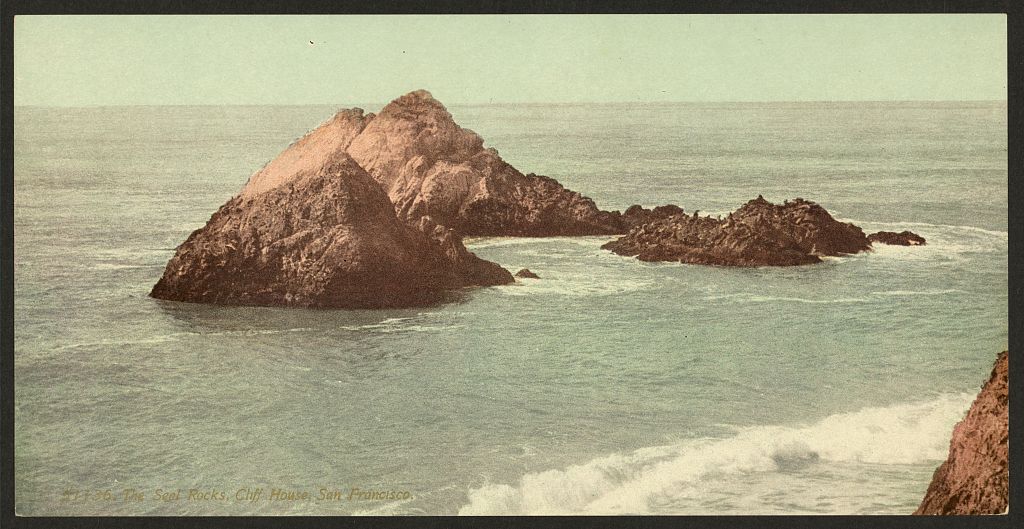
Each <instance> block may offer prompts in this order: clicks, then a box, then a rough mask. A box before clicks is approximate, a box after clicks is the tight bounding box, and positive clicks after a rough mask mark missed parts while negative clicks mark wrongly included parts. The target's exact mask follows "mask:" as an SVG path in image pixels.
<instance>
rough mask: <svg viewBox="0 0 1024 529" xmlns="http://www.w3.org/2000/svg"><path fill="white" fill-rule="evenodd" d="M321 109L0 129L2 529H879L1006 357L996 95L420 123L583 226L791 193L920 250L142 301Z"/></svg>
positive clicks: (519, 245) (579, 256)
mask: <svg viewBox="0 0 1024 529" xmlns="http://www.w3.org/2000/svg"><path fill="white" fill-rule="evenodd" d="M378 109H379V105H371V106H368V110H373V111H376V110H378ZM333 110H334V109H332V108H327V107H117V108H114V107H109V108H79V109H55V108H30V107H20V108H18V109H17V110H16V113H15V146H14V147H15V384H16V387H15V391H16V398H15V407H16V428H15V430H16V431H15V448H16V453H15V464H16V470H15V485H16V491H15V492H16V506H17V511H18V512H19V513H21V514H27V515H51V514H169V515H176V514H350V513H377V514H393V513H394V514H457V513H463V514H472V513H512V514H515V513H681V514H705V513H712V514H713V513H722V514H736V513H909V512H911V511H913V509H914V508H915V507H916V505H917V503H918V502H919V501H920V498H921V496H922V495H923V492H924V490H925V488H926V487H927V484H928V481H929V479H930V477H931V473H932V471H933V470H934V468H935V466H936V465H937V464H938V463H939V461H941V460H942V459H943V458H944V457H945V452H946V449H947V446H948V442H949V435H950V432H951V429H952V426H953V424H954V423H955V422H956V421H957V420H959V419H960V418H961V417H962V415H963V413H964V411H965V410H966V409H967V407H968V406H969V404H970V401H971V399H972V398H973V396H974V395H975V394H976V392H977V390H978V388H979V386H980V385H981V383H982V382H983V381H984V380H985V378H986V377H987V375H988V372H989V370H990V369H991V365H992V362H993V361H994V359H995V355H996V353H998V352H999V351H1000V350H1002V349H1004V348H1006V345H1007V325H1008V323H1007V231H1006V230H1007V195H1006V189H1007V185H1006V182H1007V152H1006V145H1007V144H1006V131H1007V125H1006V105H1005V103H838V104H826V103H782V104H776V103H773V104H659V105H613V104H609V105H525V106H512V105H508V106H478V107H453V108H452V109H451V111H452V113H453V115H454V116H455V118H456V120H458V121H459V122H460V123H461V124H462V125H464V126H466V127H469V128H472V129H474V130H476V131H477V132H479V133H480V134H481V135H482V136H483V137H484V138H485V139H486V142H487V145H489V146H492V147H496V148H497V149H499V151H500V152H501V154H502V156H503V157H504V158H505V159H506V160H508V161H509V162H511V163H512V164H513V165H516V166H517V167H519V168H520V169H522V170H524V171H533V172H538V173H542V174H548V175H551V176H554V177H555V178H557V179H559V180H560V181H561V182H562V183H563V184H565V185H566V186H567V187H569V188H572V189H575V190H578V191H580V192H582V193H584V194H586V195H588V196H591V197H593V198H594V199H595V200H596V201H597V203H598V204H599V205H600V206H602V207H604V208H611V209H615V208H617V209H622V208H625V207H627V206H629V205H630V204H633V203H641V204H644V205H647V206H653V205H658V204H662V203H666V202H673V203H676V204H679V205H682V206H683V207H685V208H686V209H687V210H688V211H693V210H695V209H699V210H700V211H702V212H707V213H712V214H714V213H724V212H726V211H730V210H732V209H735V208H736V207H738V206H739V205H741V204H742V203H743V202H744V201H746V200H748V199H750V198H753V197H755V196H756V195H757V194H763V195H764V196H765V197H766V198H768V199H769V200H773V201H781V200H783V199H786V198H794V197H797V196H801V197H805V198H809V199H812V200H816V201H818V202H819V203H821V204H822V205H823V206H825V207H826V208H827V209H828V210H829V211H831V212H832V213H833V214H834V215H835V216H836V217H838V218H841V219H845V220H852V221H854V222H856V223H858V224H859V225H861V226H862V227H864V229H865V230H866V231H869V232H870V231H873V230H879V229H890V230H902V229H911V230H913V231H915V232H917V233H919V234H921V235H923V236H924V237H926V238H927V239H928V245H927V246H924V247H917V248H902V247H885V246H883V247H880V248H879V249H878V250H877V251H875V252H873V253H869V254H863V255H857V256H853V257H846V258H835V259H829V260H828V261H827V262H825V263H823V264H820V265H814V266H806V267H795V268H757V269H729V268H718V267H701V266H691V265H679V264H668V263H659V264H652V263H641V262H638V261H636V260H633V259H628V258H623V257H619V256H616V255H613V254H611V253H609V252H605V251H603V250H600V248H599V247H600V245H601V244H602V243H603V242H605V241H607V240H610V238H602V237H582V238H551V239H513V238H481V239H473V240H468V241H467V245H468V246H469V247H470V248H471V249H472V250H474V251H475V252H477V254H478V255H480V256H482V257H484V258H487V259H491V260H494V261H497V262H498V263H500V264H502V265H503V266H505V267H506V268H509V269H511V270H513V271H515V270H517V269H519V268H521V267H529V268H530V269H531V270H533V271H534V272H536V273H538V274H539V275H540V276H541V278H542V279H540V280H523V281H522V282H520V283H517V284H515V285H509V286H504V287H495V288H487V289H476V290H469V291H466V292H464V293H463V296H462V298H463V299H461V301H459V302H456V303H451V304H446V305H441V306H437V307H430V308H417V309H409V310H386V311H343V310H300V309H275V308H243V307H217V306H204V305H196V304H181V303H174V302H162V301H157V300H153V299H150V298H148V297H147V296H146V294H147V292H148V291H149V289H150V287H151V286H152V285H153V283H155V281H156V280H157V279H158V278H159V276H160V274H161V272H162V270H163V266H164V264H165V263H166V261H167V260H168V259H169V258H170V256H171V255H172V254H173V250H174V247H175V246H176V245H177V244H179V243H180V242H181V241H183V240H184V239H185V237H186V236H187V235H188V233H189V232H190V231H191V230H194V229H196V228H198V227H200V226H202V225H203V223H204V222H205V221H206V220H207V219H208V218H209V216H210V214H211V213H212V212H213V211H214V210H215V209H216V208H217V207H218V206H219V205H220V204H221V203H223V202H224V201H225V200H227V199H228V198H229V197H230V196H231V195H233V194H234V193H235V192H237V191H238V190H239V189H240V188H241V186H242V185H243V184H244V182H245V180H246V178H247V177H248V175H249V174H251V173H252V172H253V171H255V170H256V169H258V168H259V167H260V166H262V164H263V163H265V162H266V161H268V160H270V159H271V158H273V157H274V156H275V155H276V154H277V153H278V152H280V151H281V150H282V149H283V148H284V147H285V146H287V145H288V143H290V142H291V141H292V140H293V139H294V138H295V137H297V136H299V135H301V134H302V133H303V132H305V131H306V130H308V129H310V128H313V127H315V126H316V125H317V124H318V123H319V122H320V121H322V120H324V119H326V118H327V117H329V116H330V115H331V113H332V112H333ZM354 487H358V488H359V489H361V490H395V491H408V492H409V496H410V497H409V498H399V499H391V500H388V499H384V500H359V499H351V500H350V499H349V494H350V492H351V489H352V488H354ZM129 488H134V489H137V490H138V491H141V492H143V493H144V497H143V498H142V499H141V501H134V500H132V501H125V498H124V495H123V493H124V490H125V489H129ZM192 488H195V489H199V490H200V491H206V492H209V491H211V490H213V489H215V490H216V492H218V493H219V492H223V493H224V499H219V497H220V496H219V494H213V495H212V496H213V498H212V499H211V498H209V495H207V498H206V499H191V500H190V499H189V498H188V489H192ZM261 488H262V489H263V490H264V493H263V495H262V496H261V497H260V498H259V499H257V500H255V501H245V492H247V491H254V490H257V489H261ZM274 488H278V489H284V490H289V491H307V492H308V493H309V494H310V496H311V498H310V499H306V500H303V499H294V500H288V499H284V500H269V499H267V495H269V493H270V491H271V489H274ZM321 488H324V489H327V490H328V491H334V490H339V491H342V496H343V497H342V498H341V499H339V500H330V499H323V500H321V499H318V496H319V491H320V489H321ZM157 489H161V492H166V491H169V490H170V491H175V490H177V489H182V491H183V494H182V496H181V497H180V498H179V499H174V498H173V497H169V498H167V499H166V500H165V499H161V498H160V497H158V496H157V494H156V493H157ZM74 490H77V491H79V492H80V494H79V496H77V497H74V496H73V495H65V492H71V491H74ZM106 490H109V491H110V492H111V498H112V499H105V498H104V497H103V494H102V492H103V491H106ZM97 491H99V498H97V495H96V493H97ZM239 491H242V492H241V493H240V492H239ZM86 492H88V493H90V494H89V495H88V496H85V495H84V494H85V493H86Z"/></svg>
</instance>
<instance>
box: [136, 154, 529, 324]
mask: <svg viewBox="0 0 1024 529" xmlns="http://www.w3.org/2000/svg"><path fill="white" fill-rule="evenodd" d="M321 139H322V138H321ZM302 143H303V142H301V141H300V142H298V143H297V144H295V145H293V146H292V148H295V146H296V145H300V147H301V146H302ZM286 152H287V151H286ZM310 157H312V158H311V159H312V162H311V163H313V166H312V167H307V166H306V165H304V164H303V163H301V159H302V157H295V158H294V160H293V161H290V162H289V163H291V164H292V166H293V167H294V168H293V170H289V171H284V172H278V173H277V174H274V172H273V171H272V169H273V168H275V167H277V166H278V165H282V164H277V163H276V162H272V163H271V164H268V166H267V168H264V170H263V171H261V172H260V173H257V175H256V176H254V178H253V179H251V180H250V183H249V185H247V186H246V189H244V190H243V191H242V193H240V194H239V195H238V196H236V197H234V198H232V199H231V200H229V201H228V202H227V203H226V204H224V205H223V206H221V208H220V209H219V210H217V212H216V213H214V214H213V216H212V217H211V218H210V220H209V222H207V224H206V226H204V227H203V228H201V229H198V230H196V231H194V232H192V234H191V235H190V236H189V237H188V239H187V240H186V241H185V242H184V243H182V244H181V246H179V247H178V249H177V252H176V253H175V255H174V257H173V258H172V259H171V260H170V262H168V263H167V267H166V269H165V271H164V274H163V277H161V278H160V281H159V282H158V283H157V284H156V286H154V287H153V290H152V292H151V295H152V296H153V297H155V298H160V299H169V300H177V301H192V302H203V303H221V304H234V305H288V306H303V307H367V308H372V307H401V306H410V305H420V304H425V303H431V302H434V301H437V300H439V299H440V298H441V297H442V295H443V294H444V293H445V292H446V291H450V290H452V289H458V288H462V287H466V286H473V285H497V284H505V283H511V282H513V281H514V279H513V278H512V275H511V274H509V272H508V271H507V270H505V269H503V268H501V267H500V266H498V265H497V264H494V263H491V262H488V261H484V260H482V259H480V258H478V257H476V256H475V255H474V254H472V253H470V252H468V251H467V250H466V248H465V247H464V246H463V245H462V241H461V239H460V238H459V236H458V235H456V234H454V233H453V232H452V231H451V230H449V229H447V228H445V227H444V226H439V225H437V224H436V223H434V222H433V221H431V220H430V219H429V218H423V219H420V221H419V222H418V224H417V225H416V226H413V225H409V224H407V223H404V222H402V221H400V220H399V219H398V218H397V217H396V216H395V212H394V208H393V207H392V205H391V202H390V201H389V200H388V197H387V195H386V194H385V193H384V191H383V190H382V189H381V188H380V186H379V185H378V184H377V182H376V181H374V180H373V178H371V177H370V175H368V174H367V173H366V172H365V171H364V170H363V169H362V168H361V167H360V166H359V165H358V164H356V162H355V161H353V160H352V159H351V158H350V157H349V156H348V155H347V154H345V153H344V152H343V151H340V150H335V151H332V152H331V153H330V154H329V155H324V154H323V153H321V152H320V151H318V150H315V149H314V150H313V151H311V152H310V153H308V156H307V157H306V158H305V159H310ZM261 174H262V175H263V177H261V178H257V176H259V175H261ZM264 184H266V185H264ZM254 186H258V188H254Z"/></svg>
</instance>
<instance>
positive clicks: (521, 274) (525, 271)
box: [516, 268, 540, 279]
mask: <svg viewBox="0 0 1024 529" xmlns="http://www.w3.org/2000/svg"><path fill="white" fill-rule="evenodd" d="M516 277H525V278H528V279H540V276H539V275H537V274H535V273H533V272H531V271H530V269H529V268H524V269H522V270H520V271H518V272H516Z"/></svg>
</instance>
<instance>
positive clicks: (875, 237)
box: [868, 230, 925, 246]
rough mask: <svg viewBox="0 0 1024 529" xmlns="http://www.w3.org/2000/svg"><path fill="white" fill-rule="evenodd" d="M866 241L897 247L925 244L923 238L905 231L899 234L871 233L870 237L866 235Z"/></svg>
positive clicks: (886, 232) (888, 232)
mask: <svg viewBox="0 0 1024 529" xmlns="http://www.w3.org/2000/svg"><path fill="white" fill-rule="evenodd" d="M868 240H869V241H871V242H873V243H874V242H877V243H882V244H895V245H898V246H921V245H923V244H924V243H925V240H924V237H921V236H920V235H918V234H916V233H914V232H912V231H906V230H904V231H901V232H899V233H896V232H894V231H880V232H876V233H872V234H871V235H868Z"/></svg>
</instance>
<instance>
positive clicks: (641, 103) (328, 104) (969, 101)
mask: <svg viewBox="0 0 1024 529" xmlns="http://www.w3.org/2000/svg"><path fill="white" fill-rule="evenodd" d="M1008 101H1009V100H1008V99H778V100H718V101H712V100H707V101H704V100H700V101H693V100H686V101H669V100H664V101H501V102H499V101H493V102H488V103H444V102H442V104H443V105H445V106H508V105H664V104H723V103H729V104H764V103H1007V102H1008ZM390 102H391V101H387V102H377V103H366V102H356V103H344V102H333V103H102V104H85V105H52V104H49V105H40V104H18V103H15V104H14V105H13V106H14V107H15V108H18V107H21V108H111V107H313V106H337V105H346V104H356V105H366V106H370V105H374V106H381V107H383V106H385V105H387V104H389V103H390Z"/></svg>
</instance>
